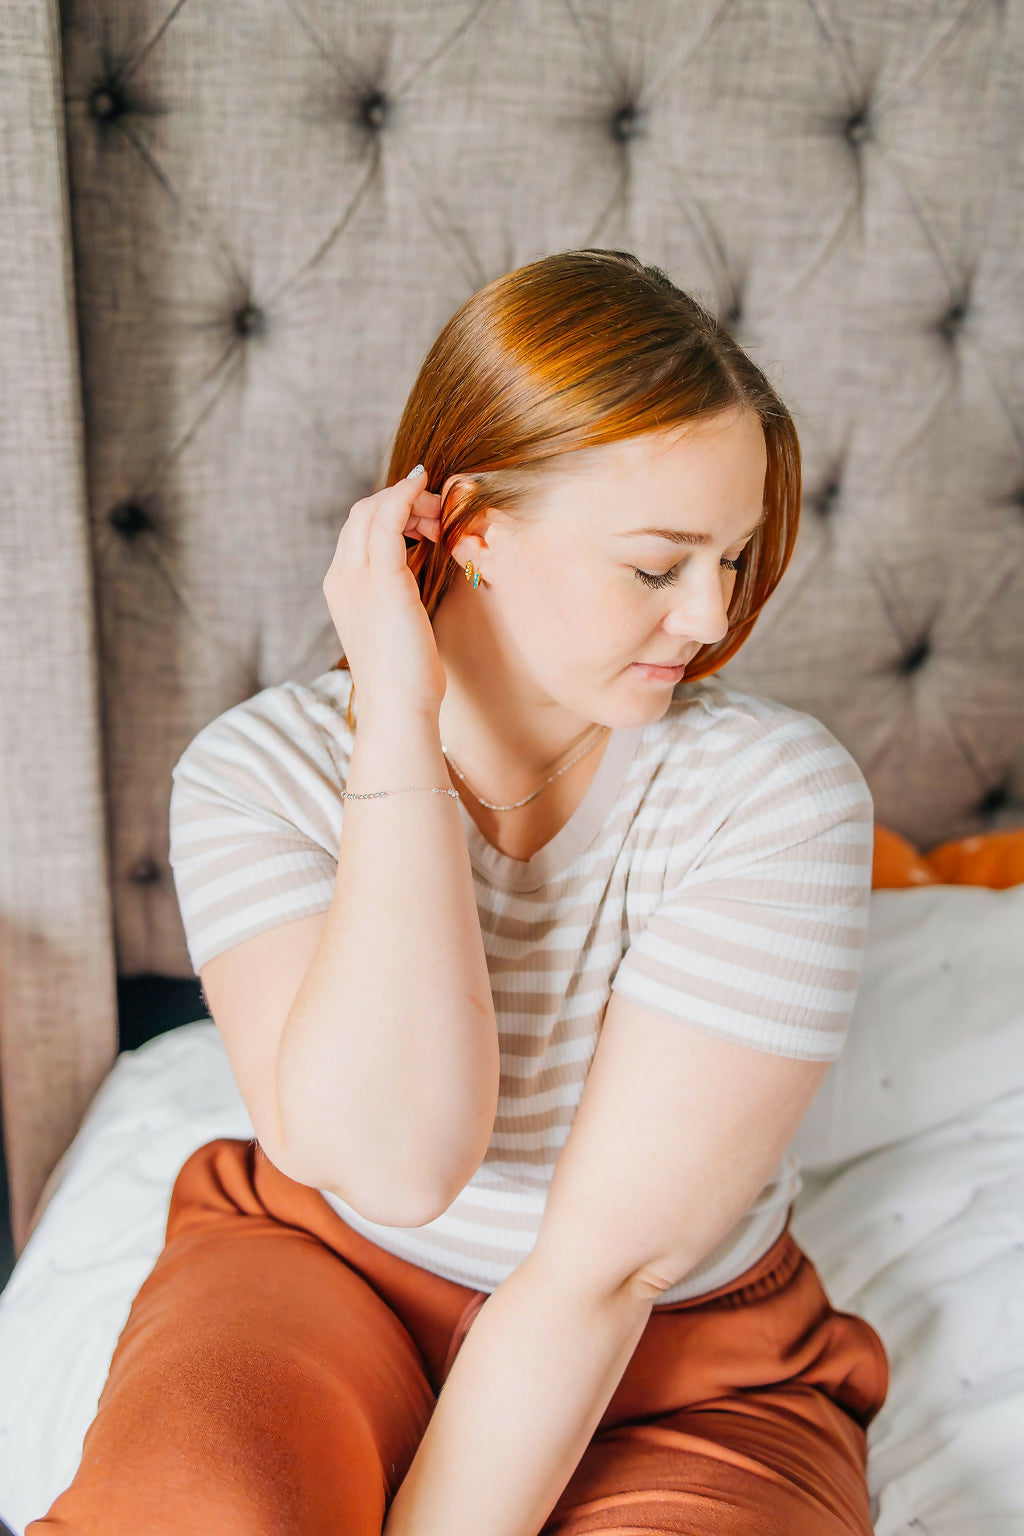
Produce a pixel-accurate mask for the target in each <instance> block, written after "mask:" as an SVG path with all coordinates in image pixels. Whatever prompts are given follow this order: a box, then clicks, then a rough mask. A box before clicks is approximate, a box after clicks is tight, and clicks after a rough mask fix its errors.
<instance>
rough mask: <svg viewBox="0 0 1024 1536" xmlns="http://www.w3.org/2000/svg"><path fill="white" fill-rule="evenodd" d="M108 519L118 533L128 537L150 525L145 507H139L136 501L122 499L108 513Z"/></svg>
mask: <svg viewBox="0 0 1024 1536" xmlns="http://www.w3.org/2000/svg"><path fill="white" fill-rule="evenodd" d="M108 520H109V522H110V524H111V526H112V527H114V528H116V529H117V531H118V533H123V534H125V535H126V536H127V537H128V538H131V537H132V536H133V535H134V534H136V533H141V532H142V530H143V529H144V528H148V527H149V526H150V517H149V513H148V512H147V511H146V509H145V507H140V506H139V504H138V502H137V501H122V502H121V503H120V504H119V505H118V506H116V507H114V508H113V509H112V511H111V512H110V513H109V517H108Z"/></svg>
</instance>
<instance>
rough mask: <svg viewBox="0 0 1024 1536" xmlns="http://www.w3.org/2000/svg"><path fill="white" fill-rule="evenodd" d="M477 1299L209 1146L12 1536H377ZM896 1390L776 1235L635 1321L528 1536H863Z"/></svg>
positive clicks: (257, 1158)
mask: <svg viewBox="0 0 1024 1536" xmlns="http://www.w3.org/2000/svg"><path fill="white" fill-rule="evenodd" d="M791 1210H792V1208H791ZM486 1299H487V1293H486V1292H484V1291H477V1290H473V1289H471V1288H469V1287H467V1286H464V1285H458V1284H456V1283H455V1282H453V1281H450V1280H447V1279H445V1278H443V1277H442V1276H439V1275H434V1274H432V1273H430V1272H429V1271H427V1270H424V1269H421V1268H419V1267H418V1266H417V1265H414V1264H410V1263H408V1262H407V1261H406V1260H404V1259H400V1258H396V1257H395V1256H393V1255H392V1254H389V1253H387V1252H386V1251H385V1250H383V1249H381V1248H379V1247H378V1246H377V1245H376V1244H375V1243H372V1242H370V1241H369V1240H367V1239H366V1238H364V1237H363V1236H362V1235H361V1234H359V1233H357V1232H355V1231H354V1230H353V1229H352V1228H351V1227H349V1226H348V1225H347V1223H346V1222H345V1221H344V1220H343V1219H342V1218H341V1216H339V1215H338V1214H337V1213H336V1212H335V1211H334V1210H333V1209H332V1208H331V1207H330V1206H329V1205H328V1203H327V1202H326V1200H324V1198H323V1197H322V1195H320V1193H319V1192H318V1191H317V1190H315V1189H311V1188H308V1187H307V1186H305V1185H302V1184H297V1183H295V1182H294V1181H293V1180H292V1179H289V1178H288V1177H287V1176H286V1175H285V1174H283V1173H281V1172H280V1170H279V1169H278V1168H276V1167H275V1166H274V1164H273V1163H271V1162H270V1161H269V1160H268V1159H267V1158H266V1157H265V1156H264V1154H263V1153H262V1151H261V1150H260V1149H258V1148H257V1147H256V1145H255V1143H254V1142H251V1141H248V1142H247V1141H240V1140H235V1139H232V1138H226V1137H222V1138H219V1139H217V1140H215V1141H211V1142H208V1143H207V1144H206V1145H205V1146H203V1147H200V1148H199V1149H198V1150H197V1151H196V1152H194V1153H193V1154H192V1156H191V1157H189V1158H188V1160H187V1161H186V1162H185V1164H184V1165H183V1167H182V1168H181V1171H180V1172H179V1174H178V1177H177V1180H176V1182H175V1185H174V1189H173V1192H172V1196H171V1204H170V1210H169V1214H168V1221H167V1232H166V1244H165V1247H164V1249H163V1250H162V1252H161V1253H160V1255H159V1257H158V1259H157V1261H156V1263H155V1265H154V1267H153V1269H152V1270H151V1272H150V1274H149V1275H148V1276H147V1278H146V1280H145V1281H144V1283H143V1285H142V1286H141V1288H140V1290H139V1292H138V1294H137V1295H136V1297H135V1300H134V1302H133V1304H132V1308H131V1312H130V1315H129V1317H128V1321H127V1323H126V1324H125V1327H124V1330H123V1331H122V1333H121V1336H120V1338H119V1340H118V1342H117V1346H116V1348H115V1350H114V1354H113V1358H112V1360H111V1366H110V1372H109V1375H108V1378H107V1381H106V1384H105V1386H104V1388H103V1392H102V1394H101V1396H100V1400H99V1405H98V1409H97V1413H96V1416H95V1418H94V1419H93V1421H92V1423H91V1425H90V1426H89V1429H88V1430H87V1432H86V1436H85V1441H84V1446H83V1452H82V1458H81V1462H80V1465H79V1467H78V1470H77V1472H76V1474H75V1476H74V1478H73V1479H72V1482H71V1484H70V1486H69V1487H68V1488H67V1489H65V1490H64V1491H63V1492H62V1493H61V1494H60V1495H59V1496H58V1497H57V1498H56V1499H55V1500H54V1502H53V1504H52V1506H51V1508H50V1509H49V1511H48V1512H47V1513H46V1514H45V1515H41V1516H40V1517H39V1518H38V1519H35V1520H32V1521H31V1522H30V1523H29V1525H28V1526H27V1527H26V1532H25V1536H53V1533H54V1532H62V1533H68V1536H70V1533H80V1536H96V1533H97V1532H100V1531H102V1532H103V1533H104V1536H140V1533H145V1536H264V1533H265V1536H292V1533H294V1536H380V1532H381V1529H382V1527H383V1524H384V1519H385V1515H386V1513H387V1509H388V1506H389V1503H390V1500H391V1498H392V1497H393V1496H394V1493H395V1492H396V1490H397V1488H398V1486H399V1484H400V1483H401V1481H402V1478H403V1477H404V1475H405V1472H406V1470H407V1468H408V1466H409V1463H410V1462H411V1460H412V1458H413V1456H414V1454H415V1451H416V1447H417V1445H418V1444H419V1441H420V1438H421V1436H422V1434H423V1432H424V1430H425V1428H426V1425H427V1422H428V1420H429V1417H430V1414H431V1411H432V1409H433V1406H434V1403H435V1401H436V1396H437V1393H438V1392H439V1391H440V1389H441V1387H442V1385H443V1383H444V1380H445V1378H446V1376H447V1374H448V1371H449V1370H450V1368H451V1364H452V1361H453V1360H454V1358H455V1355H456V1354H457V1352H458V1349H459V1347H460V1345H461V1343H462V1340H463V1339H464V1338H465V1336H466V1333H467V1332H468V1330H469V1328H471V1327H472V1324H473V1319H474V1317H475V1316H476V1314H477V1312H478V1311H479V1309H480V1307H481V1306H482V1305H483V1303H484V1302H485V1301H486ZM888 1386H889V1365H888V1358H887V1355H886V1351H885V1348H884V1346H883V1344H882V1341H881V1339H880V1337H879V1336H878V1334H877V1333H876V1332H875V1330H874V1329H873V1328H872V1327H871V1325H870V1324H869V1323H868V1322H867V1321H866V1320H865V1319H863V1318H861V1317H858V1316H856V1315H855V1314H853V1313H848V1312H842V1311H838V1310H836V1309H835V1308H834V1307H833V1306H832V1305H831V1303H830V1300H829V1298H828V1296H827V1295H826V1293H825V1290H824V1288H823V1286H822V1283H821V1280H820V1278H819V1275H818V1272H817V1270H816V1269H815V1267H814V1265H813V1264H812V1262H811V1261H810V1259H809V1258H808V1257H807V1255H806V1254H804V1252H803V1251H802V1249H800V1248H799V1246H798V1245H797V1243H796V1241H795V1240H794V1238H793V1237H792V1235H791V1233H790V1230H789V1226H788V1221H787V1226H786V1229H785V1230H784V1231H783V1233H782V1234H781V1235H780V1237H779V1238H778V1239H777V1241H776V1242H775V1243H774V1244H773V1246H772V1247H771V1249H770V1250H769V1251H768V1252H767V1253H766V1254H765V1255H764V1256H763V1257H762V1258H761V1259H760V1260H758V1262H757V1263H756V1264H754V1265H752V1266H751V1268H750V1269H749V1270H747V1271H746V1272H745V1273H744V1274H743V1275H741V1276H739V1277H738V1278H737V1279H736V1280H735V1281H733V1282H732V1283H730V1284H729V1285H726V1286H722V1287H720V1288H719V1289H718V1290H716V1291H711V1292H708V1293H706V1294H705V1295H703V1296H698V1297H695V1298H693V1299H692V1300H689V1301H683V1302H678V1303H675V1304H673V1305H672V1306H667V1307H661V1308H656V1309H655V1310H654V1311H653V1312H652V1314H651V1317H650V1319H649V1321H648V1324H647V1327H646V1328H645V1330H644V1333H643V1334H642V1335H641V1338H640V1340H639V1342H638V1344H637V1347H636V1350H635V1351H634V1354H633V1356H632V1357H631V1359H630V1362H629V1364H628V1366H627V1367H626V1370H625V1373H624V1374H623V1376H622V1379H621V1381H620V1382H619V1385H618V1387H617V1388H616V1390H615V1393H614V1394H613V1396H612V1398H611V1400H610V1402H609V1404H608V1406H607V1409H606V1411H605V1413H604V1416H603V1417H602V1419H601V1421H600V1424H599V1425H598V1428H597V1430H596V1431H595V1433H594V1435H593V1437H592V1439H591V1442H590V1444H589V1446H588V1448H587V1450H586V1451H585V1452H584V1454H583V1457H582V1458H581V1460H580V1462H579V1465H578V1466H577V1468H576V1470H575V1471H574V1473H573V1475H572V1477H571V1478H570V1480H569V1482H568V1484H567V1486H566V1488H565V1490H564V1492H563V1494H562V1495H561V1497H560V1498H559V1500H558V1502H557V1504H556V1505H555V1507H554V1509H553V1510H552V1511H551V1514H550V1517H549V1519H548V1520H547V1522H546V1523H545V1525H544V1527H543V1533H542V1536H583V1533H585V1532H586V1533H590V1532H603V1533H606V1536H627V1533H628V1536H633V1533H639V1532H649V1531H664V1532H676V1533H687V1536H689V1533H691V1532H692V1533H697V1532H700V1533H702V1536H703V1533H706V1532H717V1533H722V1536H740V1533H743V1536H755V1533H756V1536H775V1533H777V1536H871V1532H872V1522H871V1518H870V1512H869V1499H868V1490H867V1483H866V1434H865V1431H866V1428H867V1426H868V1425H869V1424H870V1422H871V1420H872V1419H873V1418H874V1416H875V1415H876V1414H877V1413H878V1411H879V1409H880V1408H881V1406H882V1404H883V1403H884V1401H885V1398H886V1395H887V1392H888ZM480 1536H487V1533H486V1532H481V1533H480ZM538 1536H540V1533H538Z"/></svg>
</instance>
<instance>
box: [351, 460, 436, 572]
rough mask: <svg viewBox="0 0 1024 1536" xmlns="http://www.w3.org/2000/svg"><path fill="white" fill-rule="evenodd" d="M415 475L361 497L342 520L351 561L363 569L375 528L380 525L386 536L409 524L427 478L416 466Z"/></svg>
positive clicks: (420, 468) (421, 468) (418, 466)
mask: <svg viewBox="0 0 1024 1536" xmlns="http://www.w3.org/2000/svg"><path fill="white" fill-rule="evenodd" d="M417 469H418V471H419V473H418V474H414V475H413V476H412V478H411V479H410V477H409V475H406V476H405V477H404V479H402V480H396V481H395V483H394V484H393V485H388V486H385V487H384V488H383V490H380V491H375V492H374V493H373V494H372V495H370V496H364V497H362V498H361V499H360V500H359V501H356V502H354V503H353V505H352V507H351V508H350V509H349V514H348V517H347V518H346V520H345V527H346V528H348V529H349V532H348V533H347V535H346V545H347V546H348V548H349V550H350V552H351V556H352V558H353V559H354V560H355V561H356V562H357V564H359V565H365V564H366V562H367V561H368V560H369V557H370V531H371V529H372V528H373V527H374V525H375V524H378V523H379V522H381V521H382V522H383V525H384V527H385V528H386V529H387V530H388V532H389V533H391V534H392V536H393V532H394V531H397V532H399V533H400V532H401V531H402V530H403V529H404V527H405V525H406V523H407V522H408V520H409V516H410V513H411V511H412V508H413V504H414V503H415V502H416V500H417V499H418V497H420V496H421V495H422V494H423V493H424V489H425V486H426V476H425V474H424V472H423V466H422V465H417Z"/></svg>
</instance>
